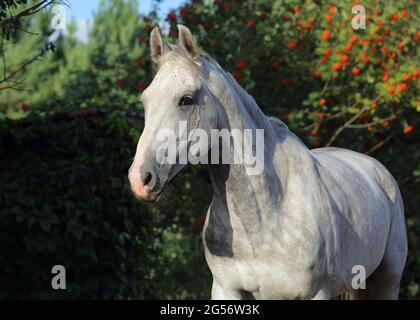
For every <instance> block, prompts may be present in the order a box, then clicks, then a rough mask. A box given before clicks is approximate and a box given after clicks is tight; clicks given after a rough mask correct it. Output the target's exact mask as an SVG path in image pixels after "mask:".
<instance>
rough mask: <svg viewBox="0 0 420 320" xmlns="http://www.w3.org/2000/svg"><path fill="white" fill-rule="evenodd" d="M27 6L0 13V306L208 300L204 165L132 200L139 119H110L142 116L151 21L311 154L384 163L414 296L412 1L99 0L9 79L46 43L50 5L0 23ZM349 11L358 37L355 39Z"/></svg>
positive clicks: (149, 75) (417, 201)
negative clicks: (143, 0) (157, 197)
mask: <svg viewBox="0 0 420 320" xmlns="http://www.w3.org/2000/svg"><path fill="white" fill-rule="evenodd" d="M37 2H39V1H24V0H10V1H5V2H2V5H7V4H8V5H9V6H8V7H1V8H0V9H1V11H0V19H1V20H0V26H1V28H2V31H3V33H2V34H3V41H2V45H1V51H0V56H1V57H2V58H3V59H1V60H2V62H0V63H1V68H2V70H3V78H2V80H1V79H0V164H1V171H0V186H1V188H0V204H1V205H0V241H1V243H2V246H1V248H0V265H1V266H2V268H1V271H0V298H2V299H13V298H18V299H25V298H36V299H40V298H72V299H75V298H82V299H85V298H87V299H91V298H93V299H100V298H110V299H139V298H140V299H199V298H209V297H210V287H211V275H210V272H209V270H208V268H207V265H206V263H205V260H204V255H203V249H202V242H201V228H202V224H203V221H204V217H205V212H206V210H207V207H208V205H209V203H210V197H211V187H210V184H209V179H208V175H207V171H206V169H205V167H201V166H190V167H189V168H187V169H186V170H184V171H183V172H182V173H181V174H180V175H179V176H178V177H177V178H176V179H175V181H174V182H173V183H172V185H171V186H170V189H169V190H168V192H167V194H166V196H165V198H164V199H163V201H162V202H161V203H160V204H158V205H152V206H151V205H145V204H143V203H140V202H138V201H136V200H135V199H134V197H133V196H132V194H131V191H130V189H129V184H128V180H127V172H128V168H129V166H130V165H131V161H132V157H133V156H134V153H135V148H136V144H137V140H138V138H139V135H140V133H141V129H142V123H141V121H133V120H132V119H130V118H128V117H127V114H128V113H121V112H120V111H126V112H134V114H137V115H141V111H142V106H141V105H140V104H139V103H138V95H139V93H140V92H141V91H142V90H144V89H145V88H146V87H147V85H148V84H149V83H150V82H151V80H152V79H153V75H154V66H153V65H152V63H151V61H150V59H149V52H148V39H149V33H150V30H151V28H152V27H153V26H154V25H156V24H160V26H161V29H162V30H163V33H164V34H165V37H166V38H167V40H169V41H172V42H174V41H175V39H176V36H177V34H176V32H177V30H176V24H177V23H183V24H185V25H187V26H188V27H189V28H190V29H191V31H192V32H193V34H194V36H195V37H196V40H197V42H198V44H199V46H200V48H201V50H202V51H205V52H207V53H208V54H210V55H211V56H213V57H214V58H215V59H216V60H217V61H218V62H219V63H220V65H221V66H222V67H223V68H225V70H227V71H229V72H231V73H232V75H233V76H234V77H235V78H236V79H237V81H238V82H239V83H240V84H241V85H242V86H243V87H244V88H245V89H246V90H248V92H249V93H250V94H252V95H253V96H254V97H255V99H256V100H257V102H258V104H259V105H260V107H261V108H262V109H263V111H265V112H266V113H267V114H269V115H272V116H277V117H279V118H281V119H283V120H284V121H285V122H286V123H287V124H288V125H289V127H290V128H291V129H292V130H293V131H294V132H296V133H297V134H298V135H299V136H300V137H301V138H302V139H303V140H304V142H305V143H306V144H307V145H308V146H310V147H318V146H319V147H321V146H326V145H334V146H340V147H345V148H350V149H353V150H356V151H359V152H364V153H368V154H371V155H372V156H374V157H375V158H377V159H379V160H380V161H381V162H382V163H383V164H385V166H387V168H388V169H389V170H390V171H391V173H392V174H393V175H394V176H395V177H396V179H397V180H398V182H399V185H400V188H401V191H402V195H403V199H404V202H405V210H406V221H407V227H408V237H409V257H408V261H407V267H406V270H405V273H404V277H403V280H402V287H401V294H400V297H401V298H404V299H418V298H419V297H420V287H419V285H420V276H419V271H420V215H419V212H420V197H419V179H420V178H419V176H420V162H419V156H420V150H419V129H418V120H419V116H418V112H419V111H420V104H419V96H418V74H419V71H420V70H419V69H420V68H419V64H418V61H420V60H419V55H418V47H419V45H418V42H419V40H420V30H419V29H418V26H419V25H420V24H419V12H418V10H419V8H418V3H417V2H416V1H415V0H401V1H386V2H382V1H359V2H357V1H353V3H351V2H350V1H344V2H343V1H314V0H272V1H262V0H253V1H251V0H242V1H239V0H231V1H221V0H215V1H206V0H202V1H201V0H192V1H185V2H184V3H182V4H181V5H180V6H178V7H174V8H173V10H171V11H169V12H165V14H164V15H163V16H162V11H159V8H160V6H161V5H162V3H161V1H156V2H155V3H154V6H153V9H152V11H151V12H150V13H147V14H139V13H138V7H139V3H138V2H137V1H131V0H124V1H117V0H104V1H101V3H100V6H99V7H98V8H97V10H96V11H95V13H94V15H93V19H92V21H91V24H90V27H89V29H88V38H87V39H88V40H87V41H81V39H80V38H79V37H78V36H77V34H76V33H77V32H76V31H77V25H76V22H75V21H72V22H70V23H69V24H68V27H67V30H66V32H65V34H64V35H62V36H61V37H60V38H59V39H58V40H57V42H56V43H55V46H54V50H47V51H46V52H45V53H43V55H42V56H40V57H39V58H38V59H36V60H35V61H33V62H31V63H28V65H27V66H26V67H25V68H23V69H22V70H20V67H21V66H22V65H25V62H28V61H31V59H32V57H34V56H35V55H37V53H38V52H39V50H40V49H42V48H45V41H46V38H47V37H48V36H49V35H50V34H52V33H53V30H52V29H51V19H52V17H53V14H52V12H51V8H52V7H51V5H47V6H46V8H45V9H43V10H40V11H38V12H35V13H34V14H31V15H28V16H24V17H22V18H21V19H18V20H16V21H10V20H7V19H8V18H10V17H12V16H16V14H17V13H19V12H22V10H25V9H27V8H28V7H30V6H31V5H34V4H36V3H37ZM71 2H72V1H68V3H69V4H70V5H71ZM357 3H360V4H361V5H363V6H364V7H365V8H366V12H367V25H366V27H367V28H366V29H365V30H357V31H355V30H353V29H352V28H351V19H352V15H351V7H352V5H356V4H357ZM46 4H49V2H48V1H47V3H46ZM14 5H16V6H14ZM70 9H71V7H70ZM70 9H69V8H68V10H70ZM5 21H8V22H13V23H5ZM16 70H20V71H19V72H18V73H17V74H16V75H15V76H13V77H11V78H10V79H7V77H8V76H9V75H12V74H13V73H14V71H16ZM86 110H90V113H87V114H86V113H85V114H84V116H83V114H81V113H78V112H80V111H86ZM92 110H93V111H92ZM98 110H100V111H98ZM55 264H61V265H64V266H65V267H66V270H67V290H65V291H54V290H52V289H51V285H50V281H51V268H52V266H53V265H55Z"/></svg>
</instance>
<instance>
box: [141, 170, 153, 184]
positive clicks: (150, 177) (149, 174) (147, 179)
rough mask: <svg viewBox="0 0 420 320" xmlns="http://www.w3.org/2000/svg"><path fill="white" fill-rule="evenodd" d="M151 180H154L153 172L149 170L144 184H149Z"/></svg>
mask: <svg viewBox="0 0 420 320" xmlns="http://www.w3.org/2000/svg"><path fill="white" fill-rule="evenodd" d="M150 181H152V174H151V173H150V172H149V171H147V172H146V173H145V175H144V181H143V184H144V186H147V185H148V184H149V183H150Z"/></svg>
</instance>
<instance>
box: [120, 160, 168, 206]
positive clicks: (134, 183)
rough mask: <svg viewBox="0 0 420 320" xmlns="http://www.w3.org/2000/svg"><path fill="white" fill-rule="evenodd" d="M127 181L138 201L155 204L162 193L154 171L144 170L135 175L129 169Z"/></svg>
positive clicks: (157, 176) (158, 179)
mask: <svg viewBox="0 0 420 320" xmlns="http://www.w3.org/2000/svg"><path fill="white" fill-rule="evenodd" d="M128 179H129V181H130V185H131V190H132V191H133V193H134V195H135V196H136V198H138V199H140V200H143V201H146V202H155V201H157V200H158V199H159V196H160V195H161V193H162V191H163V187H162V184H161V182H160V178H159V175H158V174H157V173H156V172H155V171H154V170H148V169H145V170H142V171H141V172H140V171H138V172H137V173H136V172H134V171H133V170H131V168H130V171H129V174H128Z"/></svg>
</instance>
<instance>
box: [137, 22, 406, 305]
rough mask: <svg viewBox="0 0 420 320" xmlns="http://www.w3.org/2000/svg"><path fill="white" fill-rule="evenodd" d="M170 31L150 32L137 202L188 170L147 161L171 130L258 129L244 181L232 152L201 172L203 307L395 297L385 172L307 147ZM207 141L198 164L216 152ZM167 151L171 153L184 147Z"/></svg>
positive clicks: (394, 217)
mask: <svg viewBox="0 0 420 320" xmlns="http://www.w3.org/2000/svg"><path fill="white" fill-rule="evenodd" d="M178 30H179V39H178V44H177V45H173V44H168V43H166V42H164V41H162V38H161V35H160V32H159V29H158V28H155V29H153V30H152V32H151V38H150V45H151V55H152V58H153V60H154V61H155V62H156V64H157V66H158V71H157V74H156V76H155V77H154V79H153V81H152V83H151V84H150V86H149V87H148V88H147V89H146V90H145V91H144V92H143V93H142V95H141V101H142V103H143V105H144V109H145V127H144V130H143V132H142V135H141V137H140V140H139V142H138V146H137V151H136V155H135V158H134V161H133V163H132V165H131V167H130V170H129V181H130V184H131V188H132V190H133V193H134V194H135V196H136V197H138V198H140V199H143V200H146V201H152V202H153V201H156V200H157V199H159V196H160V194H161V193H162V192H163V190H164V188H165V185H166V184H167V183H168V182H169V181H170V180H171V179H172V178H173V177H174V176H175V175H176V174H177V173H178V172H179V171H180V170H181V169H182V168H183V167H185V165H186V164H185V163H180V162H179V163H176V162H175V163H169V162H168V163H161V162H159V161H157V156H156V154H157V153H158V149H159V146H160V143H161V142H159V141H158V139H157V138H156V137H157V136H158V135H159V130H161V129H163V128H165V129H171V130H174V131H176V130H177V129H176V128H177V123H179V122H180V121H184V122H186V123H187V124H188V125H187V133H188V134H190V133H192V132H193V131H194V130H197V129H200V130H201V131H202V132H205V133H208V134H209V136H210V134H211V131H212V130H214V129H218V130H221V129H227V130H233V129H238V130H245V129H251V130H257V129H263V130H264V142H263V146H264V153H263V155H264V157H263V171H262V172H261V173H260V174H247V170H246V169H247V166H248V165H249V164H247V163H245V162H244V163H236V162H234V159H233V157H234V152H230V153H229V154H228V156H229V157H230V160H231V161H230V162H228V163H216V164H215V163H213V162H211V163H210V164H208V169H209V175H210V178H211V182H212V186H213V193H214V194H213V198H212V202H211V204H210V207H209V209H208V212H207V217H206V221H205V224H204V229H203V242H204V248H205V256H206V260H207V263H208V266H209V268H210V270H211V272H212V275H213V285H212V293H211V295H212V299H330V298H332V297H335V296H337V295H339V294H342V293H344V292H348V293H350V296H351V297H352V298H354V299H396V298H397V297H398V292H399V286H400V279H401V275H402V272H403V269H404V265H405V261H406V256H407V236H406V226H405V219H404V208H403V201H402V198H401V194H400V191H399V188H398V185H397V183H396V181H395V179H394V178H393V177H392V176H391V174H390V173H389V172H388V171H387V169H386V168H385V167H384V166H383V165H381V164H380V163H379V162H378V161H377V160H375V159H373V158H371V157H369V156H367V155H364V154H360V153H357V152H353V151H350V150H346V149H340V148H318V149H314V150H309V149H308V148H307V147H306V146H305V145H304V144H303V143H302V142H301V140H300V139H299V138H298V137H296V136H295V135H294V134H293V133H292V132H291V131H290V130H289V129H288V128H287V126H286V125H285V124H283V123H282V122H281V121H279V120H275V119H270V118H268V117H267V116H265V115H264V114H263V112H262V111H261V110H260V109H259V107H258V105H257V104H256V102H255V100H254V99H253V98H252V97H251V96H250V95H248V94H247V93H246V92H245V90H244V89H243V88H242V87H241V86H240V85H239V84H238V83H237V82H236V81H235V80H234V79H233V78H232V76H231V75H230V74H229V73H227V72H225V71H224V70H223V69H222V68H221V67H220V66H219V65H218V64H217V63H216V62H215V61H214V60H212V59H211V58H209V57H206V56H204V55H201V54H199V53H197V48H196V45H195V43H194V40H193V37H192V35H191V32H190V31H189V29H188V28H186V27H184V26H181V25H179V26H178ZM178 133H179V132H178ZM205 142H206V144H204V145H207V146H208V148H207V150H205V152H203V153H202V154H200V156H201V157H206V156H207V157H210V155H211V154H213V153H215V152H216V151H217V153H218V152H219V150H216V147H215V144H214V143H213V142H212V141H205ZM174 143H175V146H176V152H177V155H178V154H180V153H181V151H185V149H187V150H188V149H189V148H190V144H189V143H187V144H181V143H180V142H179V141H178V140H176V141H175V142H174ZM250 143H251V144H252V147H253V148H254V149H255V147H257V146H256V145H255V143H256V142H255V141H251V142H250ZM219 147H220V145H219ZM188 152H189V150H188ZM355 268H356V269H355ZM355 270H356V271H357V270H360V273H357V272H356V273H355ZM362 271H363V272H362ZM360 275H362V276H364V277H362V278H360V281H359V282H357V281H356V282H355V281H354V279H355V277H357V276H360ZM355 283H358V285H357V286H356V287H355Z"/></svg>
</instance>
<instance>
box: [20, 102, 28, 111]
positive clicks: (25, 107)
mask: <svg viewBox="0 0 420 320" xmlns="http://www.w3.org/2000/svg"><path fill="white" fill-rule="evenodd" d="M20 108H21V109H22V111H24V112H28V111H29V103H27V102H22V104H21V105H20Z"/></svg>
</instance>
